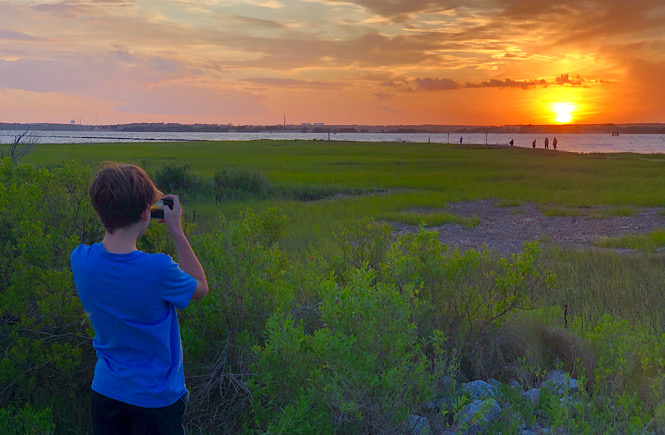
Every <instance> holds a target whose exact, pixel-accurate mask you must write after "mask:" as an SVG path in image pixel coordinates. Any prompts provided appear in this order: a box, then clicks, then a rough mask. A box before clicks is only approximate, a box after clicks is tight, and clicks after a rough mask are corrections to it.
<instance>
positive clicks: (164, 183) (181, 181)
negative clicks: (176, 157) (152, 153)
mask: <svg viewBox="0 0 665 435" xmlns="http://www.w3.org/2000/svg"><path fill="white" fill-rule="evenodd" d="M151 178H152V180H153V182H154V183H155V185H156V186H157V188H158V189H159V190H161V191H162V192H164V193H176V194H178V195H182V194H183V193H196V191H197V190H198V189H199V188H200V187H201V184H202V183H201V181H200V179H199V177H197V176H196V175H194V174H193V173H192V171H191V170H190V167H189V165H182V166H178V165H165V166H162V167H160V168H159V169H157V170H156V171H155V173H154V175H152V177H151Z"/></svg>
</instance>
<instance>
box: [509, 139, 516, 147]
mask: <svg viewBox="0 0 665 435" xmlns="http://www.w3.org/2000/svg"><path fill="white" fill-rule="evenodd" d="M509 143H510V146H511V147H514V146H515V141H514V140H512V139H510V142H509Z"/></svg>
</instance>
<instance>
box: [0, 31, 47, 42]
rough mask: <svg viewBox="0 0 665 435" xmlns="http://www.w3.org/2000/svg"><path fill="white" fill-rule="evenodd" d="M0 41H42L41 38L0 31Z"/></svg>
mask: <svg viewBox="0 0 665 435" xmlns="http://www.w3.org/2000/svg"><path fill="white" fill-rule="evenodd" d="M0 39H9V40H13V41H42V39H41V38H36V37H34V36H32V35H28V34H27V33H21V32H14V31H12V30H5V29H0Z"/></svg>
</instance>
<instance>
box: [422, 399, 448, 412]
mask: <svg viewBox="0 0 665 435" xmlns="http://www.w3.org/2000/svg"><path fill="white" fill-rule="evenodd" d="M452 405H453V400H452V399H451V398H449V397H440V398H438V399H434V400H430V401H429V402H427V403H426V404H425V406H426V407H427V409H431V410H434V411H438V410H440V409H448V408H450V407H452Z"/></svg>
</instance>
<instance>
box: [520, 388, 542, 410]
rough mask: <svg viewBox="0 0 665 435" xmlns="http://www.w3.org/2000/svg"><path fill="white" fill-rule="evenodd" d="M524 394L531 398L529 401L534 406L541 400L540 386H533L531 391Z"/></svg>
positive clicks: (523, 394)
mask: <svg viewBox="0 0 665 435" xmlns="http://www.w3.org/2000/svg"><path fill="white" fill-rule="evenodd" d="M522 396H524V397H526V398H527V399H529V402H531V404H532V405H533V406H538V402H539V401H540V390H539V389H538V388H532V389H530V390H529V391H525V392H524V393H522Z"/></svg>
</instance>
